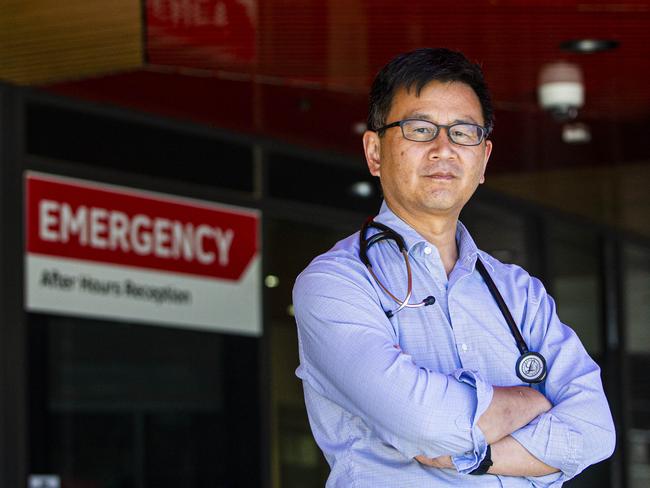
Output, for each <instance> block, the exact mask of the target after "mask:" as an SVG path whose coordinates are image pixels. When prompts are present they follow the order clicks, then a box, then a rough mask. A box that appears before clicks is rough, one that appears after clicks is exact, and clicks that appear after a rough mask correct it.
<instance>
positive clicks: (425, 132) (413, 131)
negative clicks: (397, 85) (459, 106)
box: [375, 119, 489, 146]
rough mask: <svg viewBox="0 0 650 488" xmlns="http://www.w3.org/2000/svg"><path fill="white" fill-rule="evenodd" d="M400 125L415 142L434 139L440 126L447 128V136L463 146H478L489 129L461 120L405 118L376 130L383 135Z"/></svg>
mask: <svg viewBox="0 0 650 488" xmlns="http://www.w3.org/2000/svg"><path fill="white" fill-rule="evenodd" d="M398 125H399V126H400V127H401V129H402V135H403V136H404V138H405V139H408V140H409V141H415V142H427V141H432V140H434V139H435V138H436V137H438V134H439V133H440V128H444V129H447V136H448V137H449V139H450V140H451V142H453V143H454V144H459V145H461V146H478V145H479V144H480V143H481V142H483V139H485V138H486V137H487V135H488V132H489V131H488V129H486V128H485V127H482V126H480V125H477V124H468V123H465V122H460V123H458V124H451V125H442V124H434V123H433V122H429V121H428V120H420V119H404V120H398V121H397V122H393V123H392V124H388V125H385V126H383V127H381V128H379V129H376V130H375V132H377V133H378V134H380V135H381V133H382V132H384V131H385V130H386V129H390V128H391V127H397V126H398Z"/></svg>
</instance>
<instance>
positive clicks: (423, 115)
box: [404, 112, 481, 125]
mask: <svg viewBox="0 0 650 488" xmlns="http://www.w3.org/2000/svg"><path fill="white" fill-rule="evenodd" d="M404 118H405V119H420V120H428V121H429V122H434V123H436V124H437V123H439V121H436V120H433V119H432V118H431V117H430V116H429V115H428V114H426V113H424V112H413V113H412V114H409V115H407V116H406V117H404ZM463 123H466V124H467V123H469V124H476V125H481V124H480V123H479V122H478V121H477V120H476V119H474V117H472V116H470V115H465V116H463V117H462V118H459V119H456V120H454V121H453V122H451V123H450V125H451V124H463Z"/></svg>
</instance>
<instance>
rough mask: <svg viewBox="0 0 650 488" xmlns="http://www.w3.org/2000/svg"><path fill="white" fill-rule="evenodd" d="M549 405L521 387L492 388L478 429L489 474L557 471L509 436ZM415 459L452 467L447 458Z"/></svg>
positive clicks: (450, 460) (442, 466) (420, 457)
mask: <svg viewBox="0 0 650 488" xmlns="http://www.w3.org/2000/svg"><path fill="white" fill-rule="evenodd" d="M551 407H552V405H551V403H550V402H549V401H548V400H547V399H546V397H544V395H542V394H541V393H539V392H538V391H536V390H533V389H531V388H528V387H524V386H513V387H494V394H493V396H492V401H491V402H490V406H489V407H488V408H487V410H486V411H485V413H483V415H481V418H480V419H479V421H478V427H479V428H480V429H481V431H482V432H483V435H484V436H485V440H486V442H487V444H489V445H490V446H491V450H492V462H493V465H492V466H491V467H490V469H489V470H488V473H490V474H501V475H507V476H544V475H547V474H551V473H555V472H557V471H559V469H558V468H555V467H552V466H549V465H547V464H545V463H544V462H542V461H540V460H539V459H537V458H536V457H535V456H533V455H532V454H531V453H530V452H528V451H527V450H526V449H525V448H524V447H523V446H522V445H521V444H519V443H518V442H517V441H516V440H514V439H513V438H512V437H511V436H510V434H511V433H513V432H515V431H516V430H519V429H520V428H522V427H524V426H525V425H528V424H529V423H530V422H531V421H532V420H533V419H534V418H536V417H538V416H539V415H541V414H543V413H545V412H548V411H549V410H550V409H551ZM415 459H416V460H417V461H418V462H420V463H421V464H424V465H426V466H430V467H432V468H448V469H449V468H454V467H455V466H454V464H453V462H452V459H451V456H450V455H449V456H440V457H437V458H433V459H430V458H427V457H426V456H424V455H418V456H416V457H415Z"/></svg>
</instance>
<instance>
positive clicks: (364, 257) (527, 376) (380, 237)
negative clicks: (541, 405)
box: [359, 217, 548, 383]
mask: <svg viewBox="0 0 650 488" xmlns="http://www.w3.org/2000/svg"><path fill="white" fill-rule="evenodd" d="M369 228H374V229H377V230H379V232H377V233H376V234H373V235H372V236H370V237H369V238H368V237H367V233H368V229H369ZM385 240H393V241H395V243H396V244H397V248H398V249H399V252H400V253H401V254H402V257H403V258H404V263H405V264H406V277H407V278H406V279H407V285H406V297H404V300H400V299H399V298H397V297H396V296H395V295H393V294H392V293H391V292H390V290H389V289H388V288H387V287H386V286H384V284H383V283H382V282H381V280H380V279H379V278H378V277H377V275H376V274H375V272H374V270H373V269H372V264H371V263H370V260H369V259H368V249H370V248H371V247H372V246H373V245H374V244H376V243H378V242H380V241H385ZM359 259H361V262H362V263H363V264H365V266H366V268H368V271H369V272H370V274H371V275H372V277H373V278H374V280H375V281H376V282H377V284H378V285H379V287H380V288H381V289H382V290H384V292H386V294H387V295H388V296H389V297H390V298H391V299H393V301H395V302H396V303H397V304H398V307H397V308H396V309H395V310H388V311H385V312H384V313H385V314H386V316H387V317H388V318H391V317H393V316H394V315H395V314H396V313H398V312H399V311H401V310H403V309H405V308H419V307H426V306H427V305H433V304H434V303H435V302H436V299H435V297H433V296H431V295H429V296H428V297H426V298H425V299H424V300H422V301H421V302H419V303H409V301H410V299H411V295H412V294H413V276H412V274H411V264H410V263H409V258H408V250H407V249H406V244H405V243H404V238H403V237H402V236H401V235H400V234H399V233H397V232H395V231H394V230H393V229H391V228H390V227H388V226H387V225H384V224H382V223H380V222H375V221H374V220H373V219H372V217H370V218H368V220H366V221H365V222H364V223H363V225H362V226H361V232H359ZM476 269H478V272H479V273H480V274H481V276H482V277H483V279H484V280H485V283H486V284H487V287H488V289H489V290H490V293H491V294H492V297H493V298H494V300H495V301H496V302H497V305H498V306H499V309H500V310H501V313H502V314H503V318H504V319H505V320H506V323H507V324H508V327H509V328H510V332H511V333H512V336H513V337H514V338H515V342H516V343H517V349H519V354H520V356H519V359H517V363H516V364H515V372H516V373H517V376H518V377H519V379H521V380H522V381H523V382H525V383H541V382H542V381H544V379H545V378H546V373H547V371H548V368H547V366H546V359H544V356H542V355H541V354H540V353H538V352H533V351H530V350H529V349H528V346H527V345H526V342H525V341H524V338H523V337H522V336H521V332H519V329H518V328H517V325H516V324H515V321H514V320H513V318H512V315H511V314H510V310H508V306H507V305H506V302H505V301H504V300H503V297H502V296H501V293H499V290H498V289H497V287H496V285H495V284H494V281H492V278H491V277H490V275H489V273H488V272H487V269H485V266H484V265H483V262H482V261H481V259H480V258H479V257H478V256H477V257H476Z"/></svg>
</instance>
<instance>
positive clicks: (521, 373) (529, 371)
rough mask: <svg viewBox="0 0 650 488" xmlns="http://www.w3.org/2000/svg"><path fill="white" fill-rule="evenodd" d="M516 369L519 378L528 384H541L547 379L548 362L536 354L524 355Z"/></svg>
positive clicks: (518, 361) (528, 353)
mask: <svg viewBox="0 0 650 488" xmlns="http://www.w3.org/2000/svg"><path fill="white" fill-rule="evenodd" d="M516 367H517V376H518V377H519V378H520V379H521V380H522V381H525V382H526V383H540V382H542V381H544V378H546V361H545V360H544V357H543V356H542V355H541V354H538V353H536V352H527V353H525V354H522V355H521V356H520V357H519V359H518V360H517V366H516Z"/></svg>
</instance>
